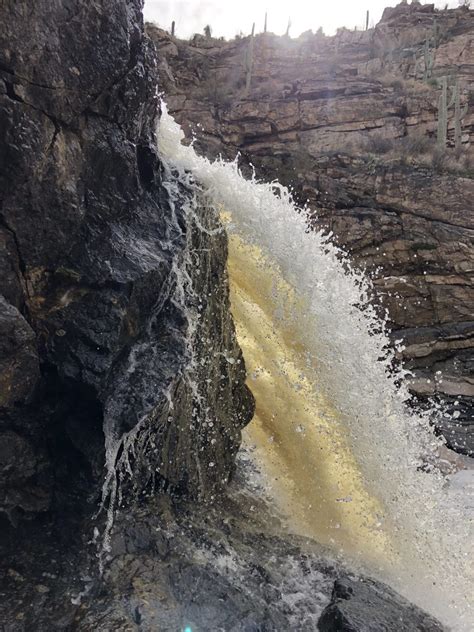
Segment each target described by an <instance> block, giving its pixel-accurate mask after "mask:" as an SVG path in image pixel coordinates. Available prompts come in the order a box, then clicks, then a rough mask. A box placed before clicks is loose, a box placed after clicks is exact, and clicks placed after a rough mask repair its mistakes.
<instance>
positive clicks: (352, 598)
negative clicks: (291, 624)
mask: <svg viewBox="0 0 474 632" xmlns="http://www.w3.org/2000/svg"><path fill="white" fill-rule="evenodd" d="M443 629H444V628H443V627H442V626H441V624H440V623H439V622H438V621H436V619H434V618H433V617H431V616H429V615H428V614H426V613H425V612H423V611H422V610H420V609H419V608H417V607H416V606H414V605H413V604H411V603H409V602H408V601H406V600H405V599H403V597H401V596H400V595H398V594H397V593H396V592H395V591H393V590H392V589H391V588H389V587H388V586H385V585H384V584H382V583H380V582H376V581H374V580H371V579H367V578H352V579H351V578H349V577H341V578H339V579H337V580H336V581H335V583H334V588H333V591H332V596H331V603H330V604H329V605H328V606H327V607H326V609H325V610H324V612H323V614H322V615H321V618H320V619H319V622H318V630H319V631H320V632H392V631H394V630H397V632H441V631H442V630H443Z"/></svg>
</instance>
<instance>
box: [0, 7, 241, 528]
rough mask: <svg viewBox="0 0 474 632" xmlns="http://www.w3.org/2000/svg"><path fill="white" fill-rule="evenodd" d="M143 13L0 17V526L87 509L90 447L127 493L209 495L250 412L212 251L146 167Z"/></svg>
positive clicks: (156, 165) (212, 243) (150, 80)
mask: <svg viewBox="0 0 474 632" xmlns="http://www.w3.org/2000/svg"><path fill="white" fill-rule="evenodd" d="M141 9H142V6H141V2H140V0H116V1H114V2H112V3H111V2H107V1H106V0H98V1H95V2H89V1H88V0H74V1H72V2H62V1H60V0H53V1H50V0H47V1H40V2H35V3H33V4H32V3H30V2H27V1H17V0H7V1H6V2H3V3H2V5H1V7H0V24H1V25H2V28H1V30H0V134H1V138H0V512H4V513H5V514H7V516H8V517H9V519H10V521H11V522H13V523H15V522H16V521H17V520H18V518H21V517H22V516H24V515H27V516H28V515H33V514H35V513H37V512H42V511H46V510H48V509H50V508H52V507H53V508H54V506H58V505H60V504H61V502H62V501H61V498H62V497H63V496H64V495H65V494H66V492H67V490H68V489H69V490H70V489H71V488H74V493H77V491H78V490H80V489H83V490H85V492H87V493H88V494H89V493H90V492H91V490H96V493H95V498H97V492H98V490H100V486H101V483H102V479H103V471H104V470H103V468H104V440H106V441H107V443H108V450H109V465H110V466H111V468H112V469H113V467H114V465H115V462H114V461H120V459H122V464H123V461H124V460H126V461H127V466H128V465H131V467H132V469H133V470H134V471H135V475H134V483H135V485H136V487H138V489H141V488H143V487H145V486H146V485H147V484H149V483H150V482H151V481H150V478H151V477H152V476H153V477H154V478H157V479H159V480H160V481H161V482H165V483H166V484H168V485H171V486H172V488H173V489H178V490H180V491H183V492H185V493H189V494H191V495H193V496H196V495H200V494H203V495H206V494H209V493H210V492H211V490H215V489H216V488H218V487H220V486H221V485H222V482H223V481H225V480H227V478H228V477H229V474H230V472H231V470H232V467H233V460H234V456H235V453H236V451H237V449H238V446H239V442H240V429H241V427H242V426H243V425H245V423H247V422H248V421H249V419H250V417H251V415H252V411H253V400H252V397H251V395H250V393H249V392H248V390H247V388H246V386H245V384H244V381H245V369H244V364H243V361H242V358H241V352H240V349H239V347H238V345H237V342H236V338H235V334H234V328H233V323H232V320H231V317H230V312H229V300H228V285H227V277H226V271H225V262H226V256H227V244H226V239H225V235H224V233H223V232H219V231H218V230H217V231H215V230H214V231H207V230H206V228H213V229H216V228H219V225H218V220H217V218H216V217H214V214H213V212H212V211H211V210H210V209H208V208H206V207H205V206H204V205H202V204H200V203H199V201H198V200H193V199H192V198H191V193H190V192H188V191H186V190H184V188H183V187H180V186H179V185H178V184H176V183H174V184H173V176H172V174H166V173H165V170H164V168H163V165H162V164H161V163H160V160H159V157H158V156H157V153H156V138H155V126H156V121H157V115H158V112H159V103H158V99H157V68H156V54H155V51H154V47H153V45H152V44H151V42H150V40H149V39H148V37H147V36H146V35H145V33H144V29H143V21H142V15H141ZM170 183H171V184H170ZM171 185H173V186H174V188H175V192H174V199H171V198H170V193H169V191H171V189H170V187H171ZM187 208H192V210H193V216H194V217H195V218H196V220H194V219H192V218H191V215H190V214H189V213H187V211H186V209H187ZM198 224H199V228H198ZM211 233H212V235H213V236H210V234H211ZM138 427H140V428H141V429H144V432H137V428H138ZM147 428H148V429H150V428H151V429H152V430H153V431H152V432H151V433H148V432H147ZM104 429H105V435H106V437H104ZM127 433H128V434H127ZM124 437H125V438H126V437H128V439H129V441H128V444H127V443H126V442H124ZM153 437H154V439H155V440H156V443H155V442H154V441H153ZM158 439H159V440H158ZM121 442H122V443H121ZM128 447H130V448H132V447H133V448H134V450H133V454H132V450H131V451H130V452H129V453H128V452H127V448H128ZM140 464H142V465H146V466H145V467H140ZM123 474H124V471H122V475H123ZM155 482H156V481H155ZM93 495H94V494H93Z"/></svg>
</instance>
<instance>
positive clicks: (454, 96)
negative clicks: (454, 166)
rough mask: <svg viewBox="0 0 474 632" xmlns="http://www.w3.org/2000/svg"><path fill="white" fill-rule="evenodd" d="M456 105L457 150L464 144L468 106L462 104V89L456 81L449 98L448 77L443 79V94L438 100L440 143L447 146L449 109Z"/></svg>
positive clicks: (455, 142)
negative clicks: (463, 132)
mask: <svg viewBox="0 0 474 632" xmlns="http://www.w3.org/2000/svg"><path fill="white" fill-rule="evenodd" d="M453 105H454V146H455V148H456V149H457V150H460V149H461V146H462V119H463V118H464V117H465V116H466V114H467V110H468V106H467V104H466V105H465V106H461V91H460V88H459V83H458V82H457V81H456V83H455V84H454V86H451V98H450V99H448V78H447V77H442V79H441V94H440V95H439V101H438V145H439V146H440V147H443V148H444V147H446V143H447V140H448V111H449V108H450V107H451V106H453Z"/></svg>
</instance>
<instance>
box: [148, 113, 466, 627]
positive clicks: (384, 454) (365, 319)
mask: <svg viewBox="0 0 474 632" xmlns="http://www.w3.org/2000/svg"><path fill="white" fill-rule="evenodd" d="M183 139H184V134H183V132H182V130H181V128H180V127H179V126H178V125H177V124H176V123H175V121H174V120H173V119H172V117H171V116H170V115H169V114H168V113H167V110H166V106H165V104H163V113H162V116H161V120H160V123H159V127H158V142H159V150H160V154H161V156H162V158H163V160H165V162H166V163H167V165H168V167H170V168H172V169H173V170H174V171H175V172H176V173H177V174H178V176H177V177H178V178H179V179H180V180H181V181H183V182H184V183H186V184H187V185H188V186H191V187H196V188H198V189H199V190H202V192H203V194H204V195H205V196H206V197H207V199H208V200H209V202H210V203H211V204H213V205H214V206H215V207H216V209H219V210H220V211H221V212H222V211H225V213H226V214H228V215H229V216H230V223H229V224H228V231H229V232H230V234H231V236H232V235H235V236H237V238H238V239H239V240H241V241H242V242H243V243H244V244H246V245H247V246H249V247H251V248H254V247H255V248H257V250H258V253H259V257H260V259H261V261H260V264H259V267H260V269H265V267H266V266H267V267H268V269H269V270H277V272H278V275H280V277H281V280H282V284H284V285H285V287H287V288H288V287H289V288H291V291H292V292H294V295H295V296H296V299H294V298H293V299H292V300H295V301H296V303H295V304H297V305H298V309H296V310H293V312H292V313H291V314H289V315H288V314H285V315H283V316H282V315H281V314H280V316H279V318H288V319H290V320H291V321H292V323H291V328H292V331H297V337H298V341H297V342H298V344H300V346H301V347H302V348H303V349H304V353H303V355H304V359H305V362H306V364H307V366H308V367H309V369H308V375H310V377H311V381H312V384H311V388H313V389H314V391H315V392H316V391H317V393H318V394H319V395H320V396H322V397H324V398H326V399H327V401H329V402H331V405H332V407H333V408H334V410H335V411H336V414H337V417H338V419H339V422H340V424H342V427H343V428H344V431H345V433H346V435H347V436H346V440H347V442H348V444H349V446H350V450H351V453H352V456H353V458H354V460H355V462H356V463H357V467H358V470H359V473H360V476H361V478H362V480H363V484H364V487H365V489H366V491H367V492H368V493H369V494H370V496H371V497H373V498H374V499H375V501H376V503H377V506H378V507H380V512H381V515H379V516H378V518H379V521H378V523H377V529H379V530H382V531H383V532H384V536H386V538H387V539H388V540H389V541H390V547H391V553H390V559H389V560H386V563H385V564H383V563H380V564H378V565H377V564H373V563H372V562H371V561H370V560H367V561H366V562H367V563H366V568H367V569H368V570H369V571H370V572H372V573H373V574H374V575H377V576H378V577H379V578H380V579H382V580H385V581H386V582H388V583H389V584H391V585H392V586H393V587H394V588H395V589H396V590H398V591H399V592H401V593H402V594H404V595H405V596H406V597H407V598H409V599H410V600H411V601H414V602H415V603H418V604H419V605H420V606H422V607H423V608H425V609H426V610H427V611H429V612H431V613H433V614H434V615H436V616H438V617H439V618H440V619H441V620H442V621H443V622H444V623H446V624H448V625H449V626H450V627H452V629H455V630H463V631H467V630H470V629H472V628H471V625H472V621H473V620H474V606H473V603H472V595H471V594H470V591H471V589H472V579H473V570H472V559H473V557H472V541H473V539H472V531H471V527H472V513H471V514H470V513H469V512H470V511H471V512H472V498H471V499H469V497H468V495H469V493H470V488H469V485H459V484H456V482H457V479H456V475H454V477H452V479H453V480H450V477H449V476H445V475H443V474H442V473H441V471H440V470H439V469H438V468H437V467H436V466H435V467H431V468H430V467H428V468H427V467H426V463H427V462H433V461H436V458H437V457H436V453H437V450H438V448H439V444H440V442H439V440H438V439H436V438H435V437H434V436H433V434H432V432H431V431H430V429H429V418H430V414H433V412H434V411H429V412H427V413H425V414H421V413H418V412H417V413H415V412H413V411H411V410H409V409H408V408H407V406H406V402H407V400H408V399H409V393H408V389H407V385H406V375H405V374H404V372H403V371H402V370H398V371H394V370H393V369H392V360H393V352H392V351H391V350H390V348H389V344H388V338H387V331H386V327H385V324H384V323H383V322H381V321H380V319H379V317H378V316H377V315H376V313H375V311H374V309H373V308H372V307H371V306H370V304H369V301H368V296H369V290H370V286H369V282H368V281H367V279H366V278H365V277H364V276H363V275H362V274H361V273H359V272H356V271H354V270H351V269H350V268H349V266H348V264H347V262H345V263H344V264H343V263H341V252H340V251H339V250H338V249H337V248H336V247H335V246H334V245H333V244H331V242H330V241H329V239H328V237H327V236H325V235H323V234H322V233H320V232H314V231H311V230H309V229H308V226H307V223H306V219H305V213H304V211H302V210H300V209H297V208H296V207H295V204H294V203H293V201H292V198H291V194H290V193H289V191H288V190H287V189H286V188H285V187H283V186H281V185H279V184H278V183H275V182H273V183H270V184H266V183H261V182H258V181H257V180H256V179H255V178H254V179H251V180H246V179H245V178H243V177H242V175H241V174H240V172H239V168H238V165H237V162H233V163H226V162H224V161H221V160H217V161H215V162H210V161H209V160H207V159H206V158H203V157H199V156H198V155H197V154H196V153H195V151H194V150H193V148H192V146H186V145H184V144H183V143H182V141H183ZM240 272H241V273H242V270H241V271H240ZM252 282H253V280H252V278H248V279H246V283H247V284H252ZM255 289H256V291H258V288H255ZM237 324H238V323H237ZM244 351H245V349H244ZM305 379H306V378H305ZM250 386H251V384H250ZM257 404H258V402H257ZM423 464H424V467H423V468H421V467H420V466H421V465H423ZM427 469H428V470H429V471H427ZM471 487H472V486H471ZM471 491H472V490H471ZM335 537H337V536H335Z"/></svg>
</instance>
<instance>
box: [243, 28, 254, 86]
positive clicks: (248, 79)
mask: <svg viewBox="0 0 474 632" xmlns="http://www.w3.org/2000/svg"><path fill="white" fill-rule="evenodd" d="M254 36H255V22H254V23H253V26H252V33H251V34H250V38H249V44H248V46H247V50H246V51H245V94H246V95H247V96H248V94H249V93H250V85H251V83H252V70H253V48H254Z"/></svg>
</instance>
